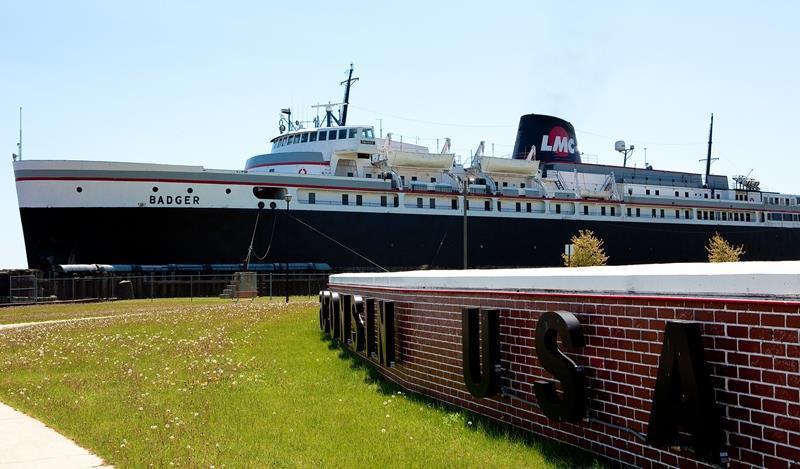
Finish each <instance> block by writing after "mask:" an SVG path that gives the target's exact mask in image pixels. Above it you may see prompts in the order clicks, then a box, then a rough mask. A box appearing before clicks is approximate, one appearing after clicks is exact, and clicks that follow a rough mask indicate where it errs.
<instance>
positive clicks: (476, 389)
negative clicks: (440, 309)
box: [461, 308, 500, 397]
mask: <svg viewBox="0 0 800 469" xmlns="http://www.w3.org/2000/svg"><path fill="white" fill-rule="evenodd" d="M461 355H462V360H461V362H462V370H463V372H464V384H466V385H467V389H469V392H470V393H471V394H472V395H473V396H475V397H491V396H494V395H495V394H497V391H498V390H499V388H500V377H499V376H498V374H497V372H496V371H495V367H496V366H498V365H500V311H499V310H496V309H493V310H486V309H478V308H464V309H462V310H461Z"/></svg>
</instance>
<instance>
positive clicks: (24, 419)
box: [0, 403, 108, 469]
mask: <svg viewBox="0 0 800 469" xmlns="http://www.w3.org/2000/svg"><path fill="white" fill-rule="evenodd" d="M34 467H35V468H65V469H72V468H75V469H78V468H81V469H83V468H91V467H108V466H104V465H103V460H102V459H100V458H99V457H97V456H95V455H93V454H92V453H90V452H88V451H86V450H85V449H83V448H81V447H80V446H78V445H77V444H75V442H73V441H72V440H70V439H69V438H66V437H64V436H62V435H60V434H59V433H58V432H56V431H55V430H53V429H51V428H48V427H47V426H45V424H43V423H42V422H40V421H38V420H36V419H34V418H31V417H28V416H27V415H25V414H23V413H22V412H18V411H16V410H14V409H12V408H11V407H9V406H7V405H5V404H3V403H0V468H3V469H6V468H15V469H16V468H20V469H22V468H34Z"/></svg>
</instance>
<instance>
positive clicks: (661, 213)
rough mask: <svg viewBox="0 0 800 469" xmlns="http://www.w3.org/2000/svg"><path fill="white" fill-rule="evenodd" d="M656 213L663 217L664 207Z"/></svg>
mask: <svg viewBox="0 0 800 469" xmlns="http://www.w3.org/2000/svg"><path fill="white" fill-rule="evenodd" d="M658 215H659V216H660V217H661V218H664V209H663V208H662V209H661V211H659V212H658Z"/></svg>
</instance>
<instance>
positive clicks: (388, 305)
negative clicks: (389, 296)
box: [378, 300, 395, 367]
mask: <svg viewBox="0 0 800 469" xmlns="http://www.w3.org/2000/svg"><path fill="white" fill-rule="evenodd" d="M378 305H379V308H380V312H379V314H378V361H380V363H381V365H383V366H386V367H389V366H393V365H394V361H395V359H394V358H395V357H394V301H383V300H381V301H379V302H378Z"/></svg>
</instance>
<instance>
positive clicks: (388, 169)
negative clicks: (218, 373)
mask: <svg viewBox="0 0 800 469" xmlns="http://www.w3.org/2000/svg"><path fill="white" fill-rule="evenodd" d="M354 80H355V79H353V78H352V67H351V69H350V76H349V78H348V80H346V81H345V82H343V84H345V87H346V88H345V89H346V91H345V99H344V102H343V103H338V104H331V105H327V106H325V115H324V117H321V118H317V119H315V122H314V123H313V124H311V125H309V128H304V127H303V125H302V124H300V123H298V122H296V121H295V122H293V121H292V115H291V110H290V109H283V110H282V114H281V116H282V118H281V120H280V127H279V130H280V134H279V135H277V136H276V137H274V138H272V139H271V141H270V146H271V148H270V151H269V152H268V153H265V154H262V155H257V156H253V157H252V158H249V159H248V160H247V161H246V164H245V166H244V169H243V170H218V169H206V168H204V167H202V166H183V165H180V166H179V165H169V164H142V163H125V162H103V161H67V160H20V159H17V158H15V161H14V163H13V165H14V175H15V179H16V189H17V197H18V201H19V209H20V215H21V220H22V228H23V232H24V237H25V249H26V254H27V260H28V266H29V267H30V268H35V269H42V270H45V271H50V270H53V269H55V268H56V267H57V266H59V265H65V264H108V265H134V264H136V265H162V266H167V265H181V264H188V265H196V266H210V265H216V264H226V265H236V266H240V267H241V268H242V269H246V268H247V267H248V265H250V264H252V263H273V264H276V265H280V263H326V264H328V265H330V266H331V268H332V269H333V270H335V271H343V270H375V269H381V268H382V269H388V270H400V269H419V268H423V269H424V268H428V269H442V268H462V267H464V266H465V264H466V265H467V266H468V267H469V268H477V267H518V266H557V265H561V263H562V259H561V254H562V253H563V252H564V250H565V245H566V244H567V243H569V240H570V237H571V236H573V235H575V234H576V233H578V231H579V230H587V229H588V230H592V231H593V232H594V233H595V234H596V235H597V236H598V237H599V238H601V239H602V240H603V241H604V243H605V250H606V253H607V254H608V256H609V263H611V264H637V263H663V262H691V261H704V260H706V258H707V252H706V250H705V245H706V244H707V241H708V239H709V237H711V236H712V235H713V234H714V233H715V232H718V233H720V234H721V235H722V236H723V237H725V238H726V239H727V240H728V241H729V242H731V243H732V244H736V245H738V244H742V245H744V247H745V250H746V253H745V255H744V259H745V260H786V259H798V258H800V196H797V195H789V194H783V193H777V192H767V191H764V190H762V189H761V188H760V185H759V183H758V182H757V181H755V180H753V179H750V178H747V177H741V176H740V177H735V178H733V185H731V184H730V183H729V180H728V178H727V177H725V176H720V175H713V174H710V172H709V170H708V168H709V166H710V160H711V154H710V142H711V139H710V137H709V155H708V162H707V165H706V168H707V169H706V173H705V174H695V173H686V172H679V171H666V170H656V169H652V168H650V167H646V168H633V167H626V166H625V165H623V166H611V165H604V164H586V163H582V162H581V154H580V152H579V151H578V146H577V138H576V135H575V130H574V128H573V126H572V125H571V124H570V123H569V122H567V121H565V120H562V119H560V118H556V117H552V116H546V115H537V114H529V115H524V116H522V117H521V118H520V120H519V128H518V131H517V135H516V142H515V145H514V150H513V153H512V154H511V157H510V158H497V157H491V156H488V155H485V154H484V151H483V146H484V145H483V143H481V144H480V145H479V147H478V149H477V151H475V153H474V156H473V157H472V158H471V161H469V162H468V163H467V164H459V163H457V159H456V155H455V154H453V153H452V152H451V151H450V141H449V139H448V140H446V141H445V143H444V145H443V147H442V148H441V149H437V151H434V152H430V151H429V150H428V148H426V147H422V146H418V145H411V144H408V143H402V142H401V141H397V140H395V139H392V135H391V134H387V136H386V138H378V137H376V135H375V130H374V128H373V127H372V126H370V125H351V124H349V123H348V122H347V108H348V105H349V97H350V96H349V95H350V86H351V85H352V83H353V81H354ZM337 111H338V112H337ZM712 128H713V127H712ZM617 147H618V148H617V150H619V151H621V152H627V151H629V149H630V148H626V147H625V144H624V143H622V142H618V144H617ZM198 268H200V267H198Z"/></svg>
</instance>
